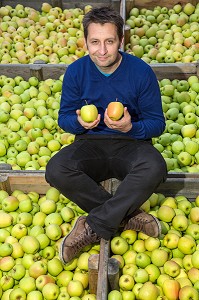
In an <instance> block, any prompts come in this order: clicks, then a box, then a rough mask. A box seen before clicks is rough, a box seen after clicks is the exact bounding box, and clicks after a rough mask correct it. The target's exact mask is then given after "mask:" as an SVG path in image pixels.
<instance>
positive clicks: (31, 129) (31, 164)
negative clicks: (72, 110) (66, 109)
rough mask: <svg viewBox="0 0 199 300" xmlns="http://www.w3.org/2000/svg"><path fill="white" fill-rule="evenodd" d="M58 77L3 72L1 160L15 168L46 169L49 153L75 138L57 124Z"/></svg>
mask: <svg viewBox="0 0 199 300" xmlns="http://www.w3.org/2000/svg"><path fill="white" fill-rule="evenodd" d="M62 79H63V76H61V77H60V78H59V79H58V80H53V79H47V80H44V81H40V82H39V80H38V79H37V78H36V77H30V78H29V80H28V81H25V80H24V79H23V78H22V77H20V76H16V77H15V78H10V77H6V76H4V75H1V76H0V162H4V163H8V164H10V165H12V168H13V169H19V170H20V169H26V170H39V169H40V170H41V169H45V166H46V164H47V162H48V161H49V159H50V157H51V156H52V155H54V154H55V153H56V152H57V151H59V150H60V149H61V148H62V147H64V146H67V145H68V144H70V143H72V142H73V140H74V135H73V134H70V133H66V132H64V131H63V130H61V129H60V128H59V126H58V124H57V115H58V110H59V107H60V97H61V88H62Z"/></svg>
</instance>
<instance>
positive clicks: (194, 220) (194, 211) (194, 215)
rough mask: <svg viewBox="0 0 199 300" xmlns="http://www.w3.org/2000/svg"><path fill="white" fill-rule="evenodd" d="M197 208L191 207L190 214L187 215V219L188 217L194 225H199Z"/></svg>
mask: <svg viewBox="0 0 199 300" xmlns="http://www.w3.org/2000/svg"><path fill="white" fill-rule="evenodd" d="M198 213H199V207H197V206H196V207H192V208H191V210H190V214H189V217H190V220H191V222H192V223H194V224H199V215H198Z"/></svg>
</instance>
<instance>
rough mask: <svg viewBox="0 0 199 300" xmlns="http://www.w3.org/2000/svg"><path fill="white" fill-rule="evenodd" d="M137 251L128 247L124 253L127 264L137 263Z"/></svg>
mask: <svg viewBox="0 0 199 300" xmlns="http://www.w3.org/2000/svg"><path fill="white" fill-rule="evenodd" d="M136 254H137V253H136V251H134V250H132V249H128V250H127V251H126V252H125V253H124V254H123V255H122V257H123V259H124V262H125V264H135V257H136Z"/></svg>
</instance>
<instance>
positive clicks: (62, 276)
mask: <svg viewBox="0 0 199 300" xmlns="http://www.w3.org/2000/svg"><path fill="white" fill-rule="evenodd" d="M76 273H77V274H79V273H80V274H83V275H86V276H88V274H87V273H81V272H80V271H78V272H75V273H74V274H73V272H71V271H66V270H63V271H61V272H60V273H59V274H58V275H57V277H56V283H57V285H58V286H59V287H67V285H68V283H69V282H70V281H71V280H72V279H73V276H75V274H76ZM76 277H77V280H79V279H78V275H76ZM74 279H75V280H76V278H74ZM84 286H85V285H84ZM86 287H87V286H86Z"/></svg>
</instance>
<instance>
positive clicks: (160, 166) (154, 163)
mask: <svg viewBox="0 0 199 300" xmlns="http://www.w3.org/2000/svg"><path fill="white" fill-rule="evenodd" d="M155 150H156V149H155ZM149 165H150V176H151V177H152V178H156V180H158V181H159V182H163V181H165V180H166V177H167V166H166V162H165V160H164V158H163V157H162V155H161V154H160V153H159V152H158V151H157V150H156V151H155V153H154V155H152V157H151V158H150V159H149Z"/></svg>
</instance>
